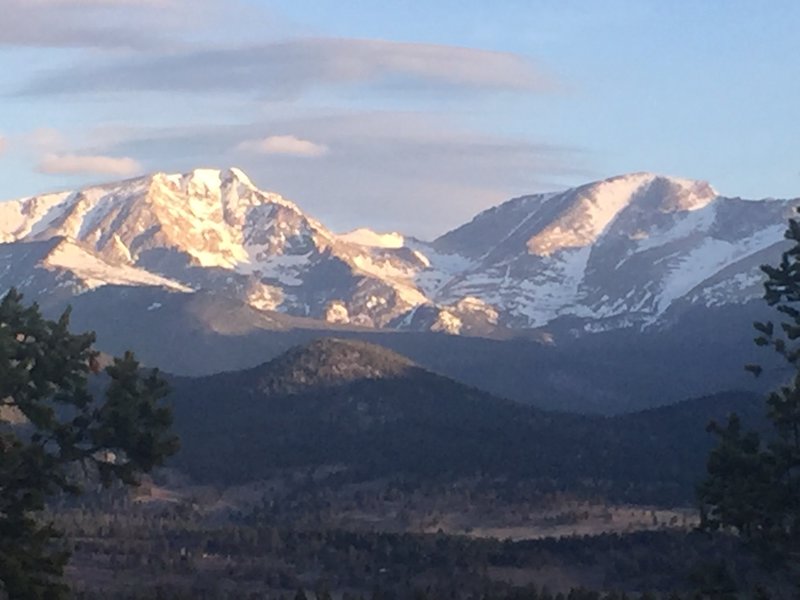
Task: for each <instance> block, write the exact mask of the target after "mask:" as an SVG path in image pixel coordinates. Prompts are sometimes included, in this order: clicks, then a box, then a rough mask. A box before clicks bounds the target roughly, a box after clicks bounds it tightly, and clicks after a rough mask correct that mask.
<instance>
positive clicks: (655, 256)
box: [0, 169, 799, 337]
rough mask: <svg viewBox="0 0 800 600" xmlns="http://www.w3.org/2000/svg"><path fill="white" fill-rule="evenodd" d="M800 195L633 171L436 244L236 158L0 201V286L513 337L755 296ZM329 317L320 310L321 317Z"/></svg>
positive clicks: (491, 217)
mask: <svg viewBox="0 0 800 600" xmlns="http://www.w3.org/2000/svg"><path fill="white" fill-rule="evenodd" d="M798 203H799V201H798V200H791V201H790V200H759V201H745V200H741V199H739V198H725V197H721V196H719V195H718V194H717V193H716V192H715V191H714V190H713V188H712V187H711V186H710V185H708V184H707V183H705V182H699V181H690V180H684V179H678V178H673V177H663V176H657V175H653V174H649V173H634V174H630V175H624V176H619V177H613V178H610V179H607V180H604V181H598V182H594V183H590V184H587V185H584V186H580V187H577V188H574V189H570V190H566V191H563V192H559V193H551V194H537V195H533V196H525V197H521V198H517V199H514V200H510V201H508V202H506V203H504V204H502V205H500V206H497V207H494V208H492V209H490V210H487V211H484V212H482V213H480V214H479V215H477V216H476V217H475V218H474V219H473V220H472V221H471V222H469V223H467V224H465V225H463V226H461V227H459V228H457V229H455V230H454V231H452V232H449V233H447V234H445V235H443V236H441V237H440V238H439V239H437V240H435V241H434V242H432V243H424V242H421V241H419V240H415V239H413V238H406V237H404V236H403V235H401V234H397V233H393V234H383V235H381V234H377V233H375V232H371V231H369V230H358V231H356V232H352V233H351V234H346V235H338V234H335V233H333V232H332V231H330V230H329V229H327V228H326V227H325V226H324V225H323V224H322V223H320V222H319V221H317V220H316V219H314V218H312V217H310V216H309V215H307V214H305V213H304V212H303V211H302V210H301V209H300V208H299V207H298V206H297V205H296V204H294V203H292V202H290V201H289V200H286V199H285V198H283V197H281V196H280V195H278V194H276V193H272V192H267V191H263V190H260V189H258V188H256V187H255V186H254V185H253V183H252V182H251V181H250V180H249V179H248V178H247V176H246V175H245V174H244V173H242V172H241V171H240V170H238V169H227V170H212V169H197V170H194V171H192V172H190V173H185V174H165V173H157V174H154V175H149V176H146V177H141V178H137V179H133V180H129V181H123V182H119V183H112V184H107V185H102V186H95V187H91V188H86V189H82V190H76V191H71V192H63V193H57V194H47V195H42V196H36V197H31V198H25V199H22V200H17V201H12V202H4V203H2V204H0V257H3V258H5V259H6V265H5V268H4V269H2V270H0V291H2V290H4V289H7V288H8V287H11V286H17V287H20V288H21V290H22V291H23V292H24V293H26V294H28V296H29V297H31V298H37V299H42V300H49V298H50V297H53V296H58V297H66V296H80V295H82V294H85V293H87V292H89V291H91V290H96V289H98V288H101V287H104V286H109V285H111V286H118V287H141V286H155V287H158V288H161V289H164V290H170V291H180V292H184V293H197V292H201V293H206V294H208V293H212V294H215V295H216V296H217V297H221V296H228V297H230V298H234V299H238V300H240V301H242V302H244V303H245V304H247V305H248V306H250V307H252V308H254V309H258V310H273V311H277V312H281V313H284V314H287V315H291V316H295V317H306V318H313V319H316V320H318V321H320V322H322V323H335V324H340V325H342V324H343V325H350V326H355V327H370V328H378V329H401V330H422V331H439V332H446V333H450V334H471V335H481V336H500V337H502V336H508V335H510V334H511V333H513V332H515V331H520V330H529V329H531V328H534V327H541V326H545V325H549V324H552V322H553V321H555V320H557V319H562V318H572V319H574V320H576V322H579V323H580V329H581V330H582V331H597V330H607V329H617V328H621V327H635V328H641V327H643V326H647V325H652V324H654V323H655V324H661V323H664V322H668V321H669V320H670V315H673V314H674V313H676V312H681V311H683V310H686V308H687V307H708V306H717V305H730V304H737V303H742V302H746V301H748V300H751V299H753V298H754V297H757V296H759V295H760V291H761V290H760V284H761V273H760V271H759V270H758V266H759V264H760V263H761V262H764V261H765V260H766V261H767V262H769V261H770V260H774V259H775V258H776V257H777V256H778V255H779V253H780V248H781V244H782V239H783V237H782V234H783V230H784V228H785V221H786V218H787V217H788V216H789V215H791V214H792V212H793V209H794V207H795V206H796V205H798ZM320 326H322V325H320Z"/></svg>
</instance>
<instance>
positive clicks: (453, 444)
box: [173, 339, 763, 502]
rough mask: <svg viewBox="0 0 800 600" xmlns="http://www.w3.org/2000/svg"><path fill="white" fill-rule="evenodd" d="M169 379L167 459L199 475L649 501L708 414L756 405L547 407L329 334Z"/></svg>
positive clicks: (672, 496) (697, 466)
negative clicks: (324, 470)
mask: <svg viewBox="0 0 800 600" xmlns="http://www.w3.org/2000/svg"><path fill="white" fill-rule="evenodd" d="M173 385H174V394H173V405H174V409H175V424H176V428H177V429H178V431H179V433H180V435H181V438H182V441H183V442H182V443H183V450H182V452H181V453H180V455H179V456H177V457H176V459H175V465H176V466H178V467H179V468H182V469H184V470H186V471H187V472H189V473H190V474H191V475H192V476H193V477H194V478H196V479H198V480H202V481H222V482H227V483H232V482H245V481H250V480H255V479H260V478H264V477H267V476H269V475H270V474H271V473H274V472H275V471H276V470H279V469H282V468H310V467H321V466H333V467H338V468H343V469H345V470H347V471H348V472H349V473H350V474H351V475H352V476H353V477H367V478H371V477H381V476H385V475H405V476H411V477H423V478H426V477H436V478H443V477H444V478H447V477H463V476H470V475H474V474H484V475H490V476H523V477H527V478H535V479H541V480H543V481H549V482H551V483H552V482H555V483H554V485H557V486H564V487H565V488H571V489H586V488H587V487H588V488H594V487H597V489H598V490H605V491H608V490H611V493H613V494H615V495H616V496H618V497H620V498H627V499H636V500H640V501H641V500H647V501H651V502H668V501H670V502H671V501H688V500H689V499H690V497H691V494H692V489H693V488H692V486H693V484H694V483H695V482H696V481H697V479H698V478H699V477H700V475H701V474H702V471H703V467H704V461H705V457H706V455H707V452H708V450H709V449H710V447H711V443H712V440H711V438H710V436H708V434H707V433H706V432H705V426H706V424H707V422H708V421H709V420H710V419H711V418H716V419H724V418H725V416H726V414H727V413H728V412H730V411H731V410H736V411H737V412H739V413H741V414H743V416H744V419H745V420H746V421H747V420H749V421H751V422H755V421H757V420H758V418H759V417H758V415H760V414H761V412H762V409H763V406H762V403H761V401H760V400H758V398H757V397H754V396H752V395H748V394H726V395H721V396H717V397H709V398H704V399H701V400H697V401H689V402H684V403H681V404H677V405H675V406H672V407H666V408H662V409H659V410H654V411H648V412H644V413H636V414H632V415H626V416H622V417H617V418H605V417H582V416H578V415H571V414H566V413H558V412H547V411H542V410H538V409H534V408H531V407H525V406H521V405H519V404H516V403H513V402H510V401H507V400H503V399H500V398H497V397H494V396H491V395H489V394H487V393H484V392H481V391H479V390H476V389H474V388H470V387H467V386H464V385H462V384H459V383H457V382H455V381H452V380H450V379H448V378H446V377H442V376H440V375H436V374H433V373H431V372H429V371H426V370H424V369H422V368H420V367H418V366H416V365H414V364H413V363H411V362H410V361H409V360H408V359H406V358H404V357H402V356H400V355H397V354H395V353H392V352H390V351H387V350H386V349H384V348H380V347H376V346H374V345H372V344H367V343H363V342H354V341H348V340H337V339H325V340H319V341H315V342H312V343H311V344H308V345H306V346H304V347H299V348H295V349H292V350H290V351H289V352H288V353H286V354H284V355H282V356H280V357H278V358H276V359H275V360H273V361H271V362H269V363H266V364H264V365H261V366H259V367H256V368H253V369H248V370H245V371H240V372H230V373H221V374H218V375H213V376H209V377H202V378H196V379H191V378H176V379H175V380H174V381H173Z"/></svg>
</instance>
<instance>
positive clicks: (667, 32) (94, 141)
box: [0, 0, 800, 237]
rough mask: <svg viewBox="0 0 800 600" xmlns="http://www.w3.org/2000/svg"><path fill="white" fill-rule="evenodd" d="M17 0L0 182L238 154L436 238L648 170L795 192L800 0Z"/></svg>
mask: <svg viewBox="0 0 800 600" xmlns="http://www.w3.org/2000/svg"><path fill="white" fill-rule="evenodd" d="M0 4H2V8H3V21H4V22H3V23H2V25H1V26H0V69H2V72H3V74H4V76H3V78H2V81H1V82H0V93H2V97H1V98H0V103H2V104H0V107H1V108H2V110H0V115H2V116H1V117H0V148H2V152H1V153H0V181H2V187H0V198H12V197H17V196H22V195H27V194H31V193H38V192H42V191H49V190H57V189H65V188H71V187H75V186H78V185H83V184H86V183H92V182H99V181H106V180H114V179H120V178H124V177H129V176H135V175H138V174H141V173H146V172H150V171H181V170H188V169H191V168H193V167H198V166H213V167H226V166H231V165H235V166H240V167H242V168H243V169H244V170H245V171H246V172H248V174H250V176H251V178H252V179H253V180H254V182H255V183H257V184H258V185H259V186H260V187H262V188H265V189H269V190H274V191H277V192H279V193H282V194H283V195H285V196H287V197H290V198H292V199H293V200H295V201H296V202H298V203H299V204H300V205H301V206H302V207H304V208H306V209H307V210H309V211H310V212H311V213H313V214H314V215H315V216H317V217H319V218H320V219H322V220H323V221H324V222H325V223H329V224H330V225H331V226H333V227H334V228H337V229H340V230H344V229H349V228H353V227H357V226H371V227H374V228H377V229H398V230H402V231H405V232H410V233H415V234H418V235H421V236H423V237H431V236H434V235H436V234H438V233H441V232H443V231H445V230H447V229H448V228H450V227H452V226H455V225H457V224H459V223H461V222H463V221H464V220H466V219H468V218H470V217H471V216H472V215H474V214H475V213H476V212H478V211H479V210H482V209H484V208H486V207H488V206H491V205H493V204H496V203H498V202H501V201H503V200H505V199H507V198H509V197H512V196H514V195H520V194H524V193H532V192H537V191H546V190H551V189H557V188H561V187H566V186H569V185H575V184H579V183H583V182H586V181H591V180H595V179H601V178H604V177H608V176H612V175H616V174H620V173H625V172H631V171H654V172H658V173H665V174H671V175H678V176H682V177H690V178H697V179H705V180H708V181H710V182H711V183H712V184H713V185H714V186H715V188H716V189H717V190H718V191H719V192H720V193H722V194H725V195H738V196H743V197H753V198H755V197H765V196H778V197H789V196H797V195H798V194H800V192H798V189H800V160H799V158H800V152H798V151H797V149H796V147H797V132H798V131H800V102H798V101H797V99H798V98H799V97H800V36H797V34H796V29H797V26H798V25H799V24H800V3H798V2H795V1H793V0H786V1H779V0H774V1H772V2H769V3H757V2H745V1H735V0H730V1H727V2H720V1H711V0H698V1H689V0H685V1H681V0H679V1H676V2H669V3H666V2H656V1H653V2H649V1H645V0H638V1H634V0H629V1H621V0H619V1H613V0H606V1H603V2H590V1H583V2H578V1H569V0H564V1H560V2H554V1H550V2H536V1H532V0H529V1H525V2H523V1H515V0H506V1H504V2H502V3H489V2H479V1H475V0H472V1H470V0H462V1H459V2H455V1H450V0H446V1H445V0H438V1H433V0H431V1H427V2H423V1H413V2H412V1H395V2H384V3H380V2H375V1H365V0H348V1H346V2H342V1H341V0H340V1H338V2H335V1H326V0H314V1H311V0H291V1H289V0H285V1H267V0H0Z"/></svg>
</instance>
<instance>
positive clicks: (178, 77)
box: [23, 38, 555, 97]
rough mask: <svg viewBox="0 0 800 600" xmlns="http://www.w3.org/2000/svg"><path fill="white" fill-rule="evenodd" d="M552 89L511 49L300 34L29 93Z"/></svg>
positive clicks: (87, 71)
mask: <svg viewBox="0 0 800 600" xmlns="http://www.w3.org/2000/svg"><path fill="white" fill-rule="evenodd" d="M358 84H373V85H392V86H394V85H400V86H402V87H405V88H408V89H413V88H415V87H419V86H422V87H429V88H440V87H444V88H466V89H473V90H528V91H548V90H551V89H554V88H555V84H554V82H553V81H552V79H551V78H550V77H549V76H547V75H546V74H545V73H544V72H542V71H541V70H540V69H539V68H538V67H536V66H535V65H534V64H533V63H532V62H531V61H529V60H528V59H526V58H524V57H522V56H519V55H516V54H512V53H507V52H493V51H487V50H479V49H472V48H461V47H455V46H444V45H435V44H418V43H401V42H392V41H385V40H365V39H336V38H302V39H294V40H289V41H284V42H276V43H271V44H260V45H248V46H243V47H239V48H227V49H211V50H200V51H194V52H182V53H170V54H161V55H157V56H147V57H144V58H139V59H136V60H128V61H115V62H114V63H113V64H106V65H103V66H95V65H86V66H84V67H81V68H76V69H71V70H69V72H62V71H58V72H52V73H50V74H46V75H44V76H42V77H40V78H38V79H36V80H34V81H33V82H32V83H31V84H29V85H28V87H27V88H25V89H24V90H23V93H27V94H53V93H81V92H86V91H89V90H91V92H92V93H96V92H98V91H104V92H130V91H137V90H139V91H141V90H149V91H180V92H199V91H213V92H245V93H255V94H258V95H261V96H265V97H291V96H295V95H297V94H299V93H301V92H303V91H305V90H307V89H309V88H313V87H314V86H317V85H358Z"/></svg>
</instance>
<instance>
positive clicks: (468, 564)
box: [47, 496, 760, 600]
mask: <svg viewBox="0 0 800 600" xmlns="http://www.w3.org/2000/svg"><path fill="white" fill-rule="evenodd" d="M47 516H48V517H50V516H52V515H47ZM56 519H57V523H58V524H59V526H61V527H63V528H64V530H65V531H66V533H67V535H68V538H69V539H70V540H72V550H73V551H74V556H73V560H72V562H71V565H70V569H69V571H68V575H69V577H70V582H71V585H72V587H73V590H74V591H75V594H76V597H78V598H85V599H87V600H88V599H92V600H95V599H99V598H108V597H114V598H159V597H163V598H189V597H191V598H196V599H199V600H201V599H204V598H208V599H218V598H275V599H278V598H285V599H286V600H292V599H293V598H294V597H295V594H296V593H297V590H299V589H301V588H303V589H304V590H305V591H306V594H307V597H308V598H309V600H313V599H315V598H316V592H320V593H321V591H326V590H327V591H328V592H330V593H331V594H332V595H333V597H334V598H335V599H336V600H343V599H345V598H349V599H354V600H355V599H360V598H364V599H365V600H371V599H372V598H383V599H396V600H416V599H424V598H431V599H434V598H435V599H437V600H439V599H448V598H452V599H454V600H472V599H475V600H483V599H486V600H504V599H506V598H509V599H516V598H519V599H522V598H534V599H538V598H548V597H552V598H554V599H555V598H559V599H560V598H565V599H569V598H573V599H576V598H606V597H607V598H609V599H610V598H622V597H623V596H621V595H617V596H614V595H613V594H612V595H606V596H602V595H596V594H595V595H592V594H594V593H593V592H586V591H581V590H579V589H578V588H580V586H583V587H584V588H586V589H596V590H598V589H599V590H615V589H616V590H653V593H655V594H657V595H656V596H652V597H655V598H692V596H690V595H686V594H688V593H689V592H690V590H692V588H693V585H694V584H693V583H692V577H693V574H695V572H696V570H697V566H698V565H701V564H703V563H704V562H707V561H709V560H712V561H717V562H725V563H727V564H728V565H730V570H731V571H732V572H733V573H736V577H737V582H738V584H740V585H743V584H747V585H750V583H751V582H752V581H757V580H758V577H760V575H759V570H758V566H757V565H755V564H753V563H752V562H750V561H749V560H748V559H746V558H745V557H744V556H743V555H741V554H740V553H739V552H738V546H737V542H736V540H735V539H733V538H728V537H724V536H723V537H719V538H715V539H712V538H709V537H707V536H705V535H703V534H699V533H687V532H680V531H654V532H639V533H633V534H626V535H619V534H607V535H600V536H592V537H571V538H560V539H552V538H551V539H542V540H531V541H520V542H512V541H502V540H494V539H473V538H468V537H464V536H454V535H446V534H442V533H440V534H425V535H423V534H410V533H382V532H370V531H348V530H343V529H336V528H330V527H329V526H328V525H327V524H326V523H325V522H324V521H322V520H320V521H319V522H317V524H316V525H314V524H313V520H314V519H313V514H311V515H309V517H308V518H306V519H304V520H303V526H302V528H300V527H296V526H293V525H292V523H291V522H285V523H279V522H276V521H275V520H274V519H273V518H272V517H270V516H269V515H266V514H264V513H263V512H262V511H256V512H253V513H247V514H242V515H239V516H238V517H236V518H234V519H233V520H228V519H227V518H225V517H224V516H223V515H222V514H221V513H218V512H208V511H207V509H201V507H199V506H197V505H194V504H192V503H178V504H176V505H172V506H170V505H158V506H157V507H156V506H155V505H152V506H149V505H147V504H138V503H132V502H131V501H130V500H129V499H126V498H123V497H121V496H120V497H117V498H116V499H115V501H114V503H113V505H110V506H109V505H106V506H105V507H101V506H97V505H95V506H91V505H85V506H71V507H68V506H61V507H59V508H58V510H57V515H56ZM520 580H523V581H527V582H532V583H535V584H536V586H537V587H533V586H531V585H527V584H521V583H520ZM515 582H516V583H515ZM539 586H549V587H550V588H551V589H553V590H563V589H564V588H565V587H566V588H567V589H569V588H570V587H574V588H575V590H574V591H573V592H572V595H569V594H567V593H562V594H561V595H559V594H557V593H555V591H554V592H553V593H550V592H548V591H547V589H544V590H543V589H542V587H539ZM673 590H677V591H678V592H680V594H681V595H674V594H673V595H672V596H670V595H669V594H670V593H671V592H672V591H673ZM548 594H550V596H548ZM576 594H577V595H576ZM580 594H583V595H580ZM587 594H588V595H587ZM627 597H628V598H637V599H638V598H639V597H640V595H639V594H633V595H631V594H629V595H628V596H627ZM645 598H647V596H645Z"/></svg>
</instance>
